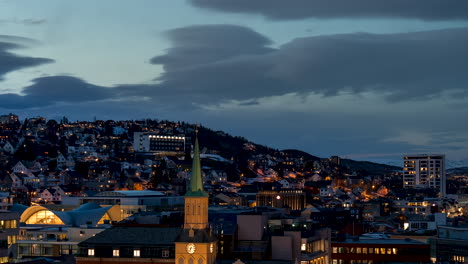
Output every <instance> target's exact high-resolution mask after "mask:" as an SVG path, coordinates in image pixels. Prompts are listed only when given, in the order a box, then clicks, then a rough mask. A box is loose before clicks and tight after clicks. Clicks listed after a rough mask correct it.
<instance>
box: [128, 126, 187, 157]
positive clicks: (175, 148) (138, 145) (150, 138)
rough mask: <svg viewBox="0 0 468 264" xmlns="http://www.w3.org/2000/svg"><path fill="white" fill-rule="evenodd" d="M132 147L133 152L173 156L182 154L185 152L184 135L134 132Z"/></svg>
mask: <svg viewBox="0 0 468 264" xmlns="http://www.w3.org/2000/svg"><path fill="white" fill-rule="evenodd" d="M133 148H134V150H135V152H146V153H155V154H161V155H173V156H176V155H183V154H184V153H185V136H184V135H178V136H173V135H160V134H157V133H150V132H135V133H134V134H133Z"/></svg>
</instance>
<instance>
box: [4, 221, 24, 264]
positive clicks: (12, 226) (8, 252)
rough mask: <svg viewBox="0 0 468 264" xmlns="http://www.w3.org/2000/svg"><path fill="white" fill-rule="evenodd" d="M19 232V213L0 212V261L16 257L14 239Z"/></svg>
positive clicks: (7, 260) (5, 261)
mask: <svg viewBox="0 0 468 264" xmlns="http://www.w3.org/2000/svg"><path fill="white" fill-rule="evenodd" d="M18 233H19V214H18V213H15V212H0V263H8V262H9V261H10V259H11V258H15V257H16V249H17V247H16V239H17V237H18Z"/></svg>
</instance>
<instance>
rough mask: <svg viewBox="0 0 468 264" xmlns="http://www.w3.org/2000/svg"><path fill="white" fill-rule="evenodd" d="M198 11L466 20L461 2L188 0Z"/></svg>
mask: <svg viewBox="0 0 468 264" xmlns="http://www.w3.org/2000/svg"><path fill="white" fill-rule="evenodd" d="M190 2H191V3H192V4H193V5H195V6H197V7H200V8H208V9H212V10H217V11H223V12H232V13H251V14H261V15H263V16H265V17H267V18H269V19H274V20H286V19H304V18H310V17H313V18H343V17H344V18H354V17H397V18H416V19H423V20H457V19H459V20H467V19H468V1H465V0H453V1H447V0H411V1H408V0H391V1H388V0H353V1H349V0H327V1H323V0H295V1H284V0H255V1H252V0H235V1H232V0H190Z"/></svg>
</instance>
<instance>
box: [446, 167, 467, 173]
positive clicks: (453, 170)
mask: <svg viewBox="0 0 468 264" xmlns="http://www.w3.org/2000/svg"><path fill="white" fill-rule="evenodd" d="M447 173H449V174H463V175H468V167H459V168H451V169H448V170H447Z"/></svg>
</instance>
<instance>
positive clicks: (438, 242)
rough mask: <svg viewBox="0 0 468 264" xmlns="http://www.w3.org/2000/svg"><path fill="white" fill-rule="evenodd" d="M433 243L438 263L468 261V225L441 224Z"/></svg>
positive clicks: (462, 263) (463, 263)
mask: <svg viewBox="0 0 468 264" xmlns="http://www.w3.org/2000/svg"><path fill="white" fill-rule="evenodd" d="M433 245H434V247H435V256H434V257H435V259H434V260H435V261H437V262H438V263H460V264H466V263H468V225H462V226H439V227H438V237H437V238H435V239H434V240H433Z"/></svg>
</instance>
